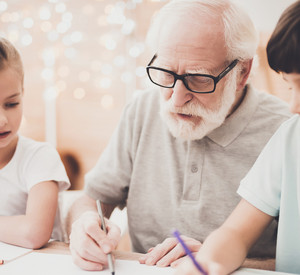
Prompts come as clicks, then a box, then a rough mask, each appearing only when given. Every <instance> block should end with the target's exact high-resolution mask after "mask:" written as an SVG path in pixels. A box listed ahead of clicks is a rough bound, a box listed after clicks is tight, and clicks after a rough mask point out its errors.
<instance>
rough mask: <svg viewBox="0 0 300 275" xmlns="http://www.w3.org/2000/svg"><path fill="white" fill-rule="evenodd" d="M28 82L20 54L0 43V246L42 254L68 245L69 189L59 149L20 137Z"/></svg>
mask: <svg viewBox="0 0 300 275" xmlns="http://www.w3.org/2000/svg"><path fill="white" fill-rule="evenodd" d="M23 82H24V71H23V65H22V61H21V57H20V55H19V53H18V51H17V50H16V49H15V47H14V46H13V45H12V44H11V43H10V42H9V41H8V40H6V39H4V38H0V188H1V191H0V241H2V242H6V243H10V244H14V245H18V246H23V247H28V248H40V247H41V246H43V245H44V244H46V243H47V242H48V240H49V239H50V238H53V239H56V240H60V241H64V240H65V236H64V232H63V229H62V225H61V221H60V211H59V203H58V202H59V192H60V191H62V190H65V189H67V188H69V186H70V183H69V180H68V177H67V174H66V171H65V168H64V166H63V164H62V162H61V159H60V157H59V155H58V153H57V151H56V150H55V148H53V147H52V146H51V145H50V144H47V143H45V142H37V141H34V140H32V139H29V138H25V137H23V136H20V135H19V134H18V130H19V127H20V123H21V120H22V113H23V93H24V91H23Z"/></svg>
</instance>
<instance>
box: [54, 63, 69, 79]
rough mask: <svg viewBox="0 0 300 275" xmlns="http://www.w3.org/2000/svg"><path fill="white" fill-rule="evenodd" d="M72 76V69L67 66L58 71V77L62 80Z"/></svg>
mask: <svg viewBox="0 0 300 275" xmlns="http://www.w3.org/2000/svg"><path fill="white" fill-rule="evenodd" d="M69 74H70V68H69V66H67V65H63V66H60V67H59V68H58V70H57V75H58V76H59V77H61V78H64V77H67V76H69Z"/></svg>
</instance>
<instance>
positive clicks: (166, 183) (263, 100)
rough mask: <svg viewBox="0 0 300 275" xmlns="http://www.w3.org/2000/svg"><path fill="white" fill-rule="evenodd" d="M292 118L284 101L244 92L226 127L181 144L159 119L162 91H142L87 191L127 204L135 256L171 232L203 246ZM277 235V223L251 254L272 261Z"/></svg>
mask: <svg viewBox="0 0 300 275" xmlns="http://www.w3.org/2000/svg"><path fill="white" fill-rule="evenodd" d="M289 117H290V113H289V111H288V106H287V104H286V103H284V102H282V101H281V100H279V99H278V98H276V97H273V96H271V95H268V94H266V93H261V92H257V91H255V90H254V89H252V88H250V87H247V92H246V95H245V97H244V100H243V102H242V103H241V105H240V106H239V107H238V109H237V110H236V111H235V112H234V113H233V114H232V115H230V116H229V117H228V118H227V119H226V121H225V122H224V124H223V125H221V126H220V127H219V128H217V129H215V130H214V131H213V132H211V133H210V134H209V135H207V136H206V137H204V138H202V139H200V140H196V141H184V140H182V139H179V138H174V137H173V136H172V135H171V133H170V132H169V130H168V128H167V126H166V125H165V124H164V122H163V121H162V120H161V118H160V115H159V92H158V91H157V90H147V91H144V92H140V93H139V94H137V95H136V96H135V97H134V98H133V100H132V101H131V102H130V103H129V104H128V105H127V106H126V108H125V110H124V113H123V115H122V117H121V120H120V123H119V125H118V127H117V129H116V131H115V133H114V135H113V136H112V138H111V140H110V143H109V144H108V146H107V148H106V149H105V150H104V152H103V153H102V155H101V157H100V159H99V160H98V162H97V164H96V166H95V167H94V168H93V169H92V170H91V171H90V172H89V173H88V174H87V175H86V182H85V192H86V193H87V194H88V195H89V196H91V197H93V198H94V199H97V198H100V199H101V200H102V201H103V202H105V203H108V204H118V205H119V206H120V207H123V206H127V212H128V226H129V233H130V237H131V241H132V247H133V250H134V251H137V252H141V253H145V252H146V251H147V250H148V249H149V248H150V247H153V246H155V245H156V244H158V243H160V242H162V241H163V240H164V239H165V238H167V237H169V236H171V235H172V230H173V229H174V228H176V229H178V230H179V231H180V232H181V234H184V235H186V236H190V237H192V238H195V239H197V240H199V241H201V242H203V241H204V239H205V238H206V237H207V235H208V234H209V233H210V232H211V231H212V230H214V229H216V228H217V227H219V226H220V225H221V224H222V223H223V222H224V220H225V219H226V217H227V216H228V215H229V214H230V213H231V212H232V210H233V209H234V207H235V206H236V205H237V203H238V202H239V201H240V197H239V195H238V194H237V193H236V190H237V188H238V186H239V183H240V180H241V179H242V178H243V177H244V176H245V175H246V173H247V172H248V170H249V169H250V168H251V166H252V165H253V163H254V161H255V160H256V158H257V156H258V155H259V153H260V151H261V150H262V148H263V147H264V145H265V144H266V142H267V141H268V140H269V139H270V137H271V136H272V135H273V133H274V132H275V130H276V129H277V128H278V126H279V125H280V124H281V123H282V122H283V121H284V120H286V119H287V118H289ZM275 230H276V226H275V222H274V224H273V225H272V226H271V228H269V229H268V230H267V231H266V234H265V235H263V237H262V238H261V241H259V242H260V244H257V245H256V246H255V247H254V248H253V249H252V252H251V253H250V255H249V256H255V257H264V256H274V254H275V237H276V233H275Z"/></svg>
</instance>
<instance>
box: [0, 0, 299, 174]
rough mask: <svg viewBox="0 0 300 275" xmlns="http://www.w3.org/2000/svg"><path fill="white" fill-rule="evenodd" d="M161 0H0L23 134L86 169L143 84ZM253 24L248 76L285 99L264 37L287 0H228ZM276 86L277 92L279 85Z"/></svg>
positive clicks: (0, 17)
mask: <svg viewBox="0 0 300 275" xmlns="http://www.w3.org/2000/svg"><path fill="white" fill-rule="evenodd" d="M166 2H167V1H166V0H165V1H159V0H157V1H153V0H152V1H150V0H127V1H115V0H48V1H47V0H26V1H23V0H7V1H3V0H1V1H0V22H1V28H0V35H1V36H4V37H6V38H8V39H9V40H10V41H11V42H13V44H14V45H15V46H16V47H17V49H18V50H19V51H20V53H21V55H22V59H23V63H24V68H25V95H24V100H25V102H24V118H23V123H22V127H21V133H22V134H23V135H26V136H29V137H32V138H34V139H36V140H41V141H43V140H47V141H49V142H51V143H52V144H54V145H55V146H57V149H58V150H59V152H60V153H61V154H63V153H65V152H71V153H72V154H73V155H74V156H75V157H76V158H77V159H78V160H79V162H80V165H81V167H82V170H81V171H82V173H83V174H84V173H85V172H86V171H88V170H89V169H90V168H91V167H92V166H93V165H94V164H95V162H96V160H97V158H98V157H99V155H100V154H101V152H102V151H103V149H104V147H105V146H106V144H107V142H108V140H109V138H110V136H111V135H112V132H113V130H114V129H115V127H116V124H117V122H118V120H119V118H120V115H121V112H122V109H123V107H124V105H125V104H126V102H128V100H129V99H130V97H131V96H132V95H133V93H134V92H138V91H139V90H141V89H144V88H145V87H146V86H148V85H149V83H148V80H147V78H146V72H145V66H146V64H147V62H148V60H149V58H151V57H152V54H153V53H150V52H149V51H148V50H147V48H146V46H145V44H144V41H145V36H146V32H147V29H148V26H149V23H150V18H151V16H152V15H153V13H155V11H156V10H158V9H159V8H160V7H161V6H162V5H164V4H165V3H166ZM236 2H239V3H240V4H242V5H244V6H245V7H246V9H247V10H248V11H249V13H251V16H252V17H253V18H254V20H255V24H256V26H257V27H258V28H259V29H260V33H261V45H260V48H259V50H258V56H259V59H258V61H257V64H256V67H257V73H256V74H255V75H254V83H256V85H257V86H258V87H259V88H260V89H263V90H265V91H266V92H271V93H274V94H275V95H279V96H280V97H282V98H283V99H284V100H288V94H287V93H286V92H285V91H286V87H285V88H283V87H284V86H283V84H282V83H281V80H280V79H279V78H278V76H277V75H275V74H274V73H273V72H270V71H268V68H267V63H266V59H265V52H264V49H265V43H266V41H267V39H268V37H269V35H270V33H271V31H272V29H273V27H274V25H275V23H276V21H277V19H278V17H279V14H280V13H281V11H282V10H283V8H285V7H286V6H287V5H289V4H290V3H291V2H293V1H291V0H260V1H255V0H251V1H250V0H238V1H237V0H236ZM283 90H284V92H283Z"/></svg>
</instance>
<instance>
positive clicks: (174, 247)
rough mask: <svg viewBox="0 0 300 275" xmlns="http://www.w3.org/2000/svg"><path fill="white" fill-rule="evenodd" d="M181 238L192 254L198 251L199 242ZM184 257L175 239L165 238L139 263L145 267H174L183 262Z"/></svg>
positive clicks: (182, 250)
mask: <svg viewBox="0 0 300 275" xmlns="http://www.w3.org/2000/svg"><path fill="white" fill-rule="evenodd" d="M181 237H182V239H183V240H184V242H185V243H186V245H187V246H188V248H189V249H190V250H191V251H192V252H195V253H196V252H197V251H198V250H199V249H200V247H201V245H202V244H201V242H199V241H197V240H195V239H192V238H189V237H186V236H183V235H181ZM184 256H185V251H184V249H183V248H182V246H181V245H180V244H179V243H178V241H177V239H176V238H167V239H166V240H164V241H163V242H162V243H160V244H158V245H157V246H155V247H152V248H150V249H149V250H148V253H147V254H145V255H143V256H142V257H141V258H140V259H139V262H140V263H141V264H146V265H155V264H156V265H157V266H162V267H163V266H169V265H171V266H172V267H175V266H177V265H178V264H179V263H180V262H181V261H182V260H183V257H184ZM184 258H185V257H184Z"/></svg>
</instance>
